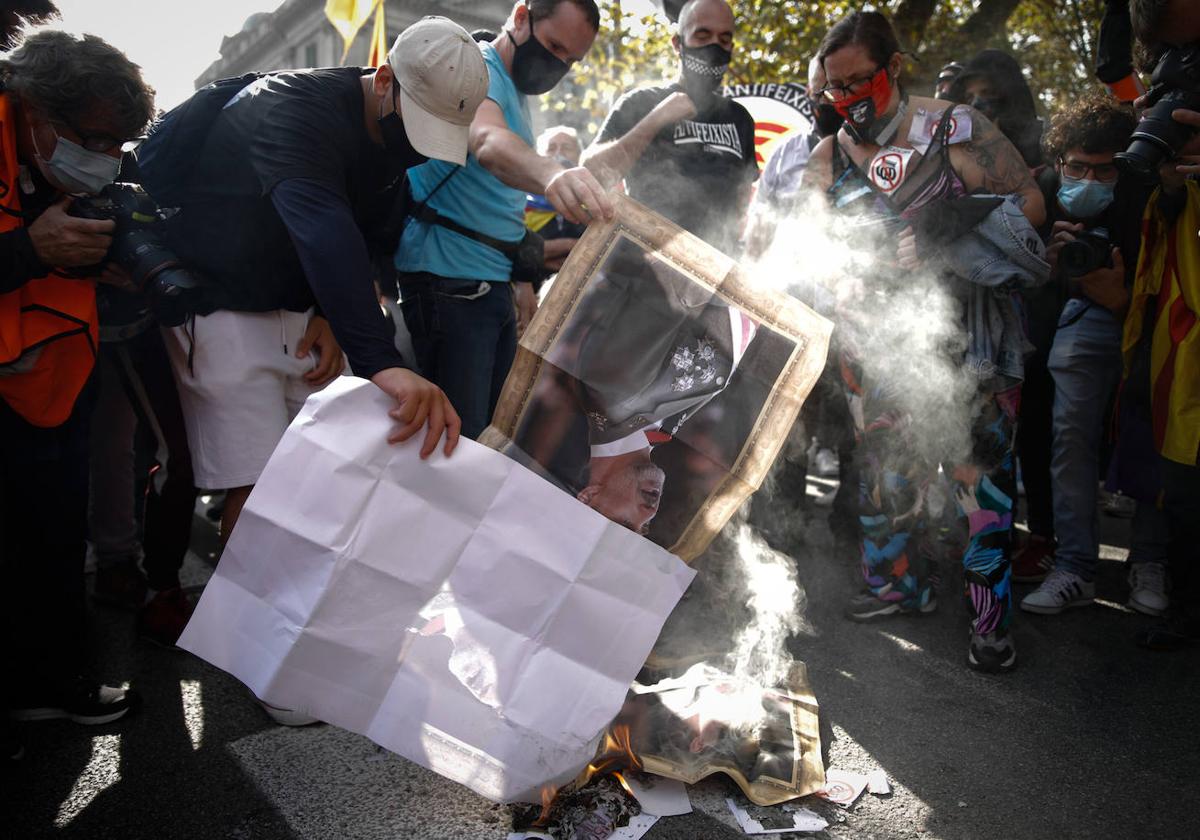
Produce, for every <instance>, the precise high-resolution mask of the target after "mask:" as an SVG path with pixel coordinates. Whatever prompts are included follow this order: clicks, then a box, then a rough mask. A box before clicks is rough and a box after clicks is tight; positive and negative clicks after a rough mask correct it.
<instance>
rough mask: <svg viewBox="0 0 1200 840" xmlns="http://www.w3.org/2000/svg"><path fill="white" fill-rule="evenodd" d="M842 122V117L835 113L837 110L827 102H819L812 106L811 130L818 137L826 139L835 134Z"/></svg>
mask: <svg viewBox="0 0 1200 840" xmlns="http://www.w3.org/2000/svg"><path fill="white" fill-rule="evenodd" d="M843 122H844V120H843V119H842V115H841V114H839V113H838V112H837V108H834V107H833V106H832V105H830V104H829V103H828V102H821V103H819V104H817V105H814V106H813V128H815V129H816V130H817V134H819V135H820V136H822V137H828V136H829V135H831V134H836V133H837V130H838V129H839V128H841V127H842V123H843Z"/></svg>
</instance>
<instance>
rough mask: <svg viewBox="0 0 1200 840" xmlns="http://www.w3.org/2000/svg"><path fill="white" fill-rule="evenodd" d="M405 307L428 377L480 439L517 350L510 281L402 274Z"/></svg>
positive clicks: (420, 363) (467, 432)
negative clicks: (483, 281) (489, 281)
mask: <svg viewBox="0 0 1200 840" xmlns="http://www.w3.org/2000/svg"><path fill="white" fill-rule="evenodd" d="M399 285H400V308H401V311H403V313H404V323H405V326H407V327H408V331H409V333H411V334H412V341H413V350H414V351H415V352H416V355H417V365H418V366H419V367H420V369H421V373H422V375H424V376H425V378H426V379H428V380H430V381H431V382H433V383H434V384H435V385H437V386H438V387H439V388H441V389H442V390H443V391H445V392H446V396H447V397H449V399H450V404H451V405H453V406H454V410H455V411H457V412H458V416H459V417H460V418H462V433H463V435H465V436H466V437H469V438H472V439H474V438H477V437H479V435H480V433H481V432H483V430H484V429H485V428H487V425H488V423H489V422H490V421H491V418H492V412H493V411H495V410H496V403H497V402H498V401H499V399H500V391H501V389H502V388H503V387H504V379H505V377H507V376H508V371H509V368H511V367H512V363H513V356H514V355H515V353H516V348H517V318H516V310H515V309H514V307H513V296H512V288H511V285H510V284H509V283H504V282H492V283H486V284H485V283H481V282H480V281H478V280H455V279H451V278H447V277H439V276H438V275H436V274H429V273H427V272H420V273H402V274H401V275H400V282H399Z"/></svg>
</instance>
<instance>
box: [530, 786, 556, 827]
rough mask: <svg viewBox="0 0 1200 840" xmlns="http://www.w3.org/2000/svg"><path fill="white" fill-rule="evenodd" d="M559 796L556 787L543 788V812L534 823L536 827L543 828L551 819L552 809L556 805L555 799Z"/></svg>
mask: <svg viewBox="0 0 1200 840" xmlns="http://www.w3.org/2000/svg"><path fill="white" fill-rule="evenodd" d="M556 796H558V788H556V787H555V786H554V785H546V786H545V787H544V788H542V812H541V813H540V814H538V818H537V819H536V820H534V821H533V824H534V826H537V827H539V828H540V827H541V826H544V825H545V824H546V821H547V820H548V819H550V808H551V806H553V805H554V798H555V797H556Z"/></svg>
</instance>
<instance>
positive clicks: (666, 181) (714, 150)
mask: <svg viewBox="0 0 1200 840" xmlns="http://www.w3.org/2000/svg"><path fill="white" fill-rule="evenodd" d="M681 90H683V87H682V86H681V85H679V84H677V83H676V84H671V85H665V86H658V87H648V88H641V89H639V90H635V91H631V92H630V93H627V94H625V95H624V96H622V97H621V98H620V99H619V100H618V101H617V104H616V105H614V106H613V109H612V111H611V112H610V113H609V115H608V118H607V119H606V120H605V121H604V125H603V126H602V127H601V129H600V135H599V137H598V138H597V139H598V140H599V141H600V142H602V143H605V142H609V141H611V140H617V139H619V138H621V137H623V136H624V135H625V134H626V133H627V132H629V131H630V129H632V128H633V127H634V126H635V125H637V124H638V123H639V122H641V120H642V119H643V118H644V117H645V116H646V115H647V114H649V113H650V112H651V111H652V110H654V108H655V107H656V106H657V105H658V104H659V103H660V102H662V101H663V100H664V99H666V98H667V97H668V96H670V95H671V94H672V93H675V92H676V91H681ZM757 178H758V161H757V160H756V159H755V155H754V120H753V118H751V116H750V113H749V112H748V111H747V110H746V109H745V108H743V107H742V106H741V105H739V104H738V103H736V102H733V101H732V100H729V99H723V98H722V99H718V100H717V103H716V104H715V105H714V106H713V107H712V108H711V109H710V110H709V111H708V112H706V113H704V114H702V115H698V116H697V117H695V118H694V119H691V120H683V121H681V122H679V123H676V124H675V125H673V126H671V127H669V128H666V129H664V130H663V131H661V132H659V134H658V135H657V136H656V137H655V138H654V140H652V141H651V143H650V145H649V146H647V147H646V151H645V152H644V153H643V154H642V156H641V158H639V159H638V161H637V163H635V164H634V166H633V168H632V169H631V170H630V171H629V174H628V175H627V176H626V178H625V184H626V186H627V187H628V189H629V194H630V195H631V196H632V197H633V198H635V199H637V200H638V201H640V202H641V203H642V204H645V205H646V206H647V207H649V208H650V209H652V210H654V211H656V212H658V213H661V214H662V215H664V216H666V217H667V218H668V219H670V220H671V221H673V222H675V223H676V224H678V225H679V226H681V227H683V228H686V229H687V230H689V231H691V232H692V233H694V234H696V235H697V236H699V237H700V238H701V239H704V240H705V241H706V242H709V243H710V244H712V245H714V246H716V247H718V248H720V249H721V250H723V251H726V252H727V253H728V252H732V251H733V249H734V247H735V246H736V244H737V238H738V236H739V234H740V233H741V231H740V230H739V223H740V222H741V217H742V212H743V210H744V209H745V208H744V201H745V193H744V187H745V186H746V185H747V184H750V183H752V182H753V181H754V180H755V179H757Z"/></svg>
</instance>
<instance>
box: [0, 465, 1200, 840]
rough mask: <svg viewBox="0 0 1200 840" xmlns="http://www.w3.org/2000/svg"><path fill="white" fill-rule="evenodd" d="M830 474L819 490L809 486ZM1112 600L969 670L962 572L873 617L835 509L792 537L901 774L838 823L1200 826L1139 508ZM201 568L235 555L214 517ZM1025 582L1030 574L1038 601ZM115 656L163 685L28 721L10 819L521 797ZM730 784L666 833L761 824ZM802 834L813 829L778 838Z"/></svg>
mask: <svg viewBox="0 0 1200 840" xmlns="http://www.w3.org/2000/svg"><path fill="white" fill-rule="evenodd" d="M816 489H823V488H813V487H810V492H815V490H816ZM1103 528H1104V535H1105V536H1104V539H1105V543H1106V545H1107V546H1108V547H1107V548H1106V549H1105V555H1106V556H1108V557H1110V558H1116V559H1110V560H1106V561H1104V562H1103V563H1102V568H1101V570H1100V578H1099V583H1098V593H1099V597H1100V599H1101V603H1099V604H1098V605H1096V606H1092V607H1088V608H1084V609H1077V610H1073V611H1071V612H1070V613H1068V614H1063V615H1060V616H1031V615H1028V614H1023V613H1022V614H1018V615H1017V616H1016V621H1015V637H1016V642H1017V645H1018V667H1017V670H1016V671H1015V672H1014V673H1012V674H1008V675H1004V676H986V675H980V674H976V673H973V672H971V671H969V670H968V669H967V668H966V665H965V657H966V643H967V635H966V611H965V607H964V606H963V605H962V604H961V601H960V599H959V598H957V597H955V593H956V592H957V591H958V587H959V586H960V585H961V574H959V573H956V571H955V570H954V569H953V568H948V569H946V573H945V580H944V582H943V584H942V589H941V592H942V597H941V600H940V606H939V609H938V611H937V612H936V613H934V614H933V615H930V616H926V617H922V618H898V619H894V620H891V621H889V622H886V623H882V624H872V625H856V624H851V623H849V622H847V621H845V620H844V619H843V618H842V617H841V613H840V608H841V605H842V604H843V602H844V601H845V600H846V599H847V598H848V597H850V596H851V595H852V594H853V593H854V592H855V590H856V586H855V582H854V573H853V569H852V564H851V562H850V560H848V559H847V558H845V557H844V556H840V557H839V556H838V554H837V552H835V551H834V550H833V548H832V545H831V541H830V538H829V534H828V531H827V530H826V528H825V526H824V523H823V519H822V516H821V514H820V513H819V512H818V513H817V514H815V515H812V516H810V517H809V520H808V522H807V525H805V526H804V527H797V528H795V529H794V531H795V532H796V534H797V537H796V538H795V539H792V540H791V541H790V542H789V544H788V545H787V549H788V554H790V555H791V556H792V557H793V558H794V559H795V561H796V564H797V568H798V571H799V577H800V579H801V581H802V583H803V585H804V587H805V589H806V593H807V606H806V618H807V621H808V624H809V627H810V631H809V632H807V633H805V634H804V635H802V636H800V637H799V638H797V639H795V640H794V642H793V644H792V649H793V652H794V653H795V655H796V656H797V657H798V658H801V659H803V660H805V661H806V662H807V663H808V668H809V673H810V678H811V680H812V683H813V687H814V689H815V692H816V696H817V699H818V701H819V703H820V705H821V712H822V716H823V719H824V720H825V721H826V727H827V731H829V732H832V735H833V739H832V742H831V744H830V745H829V756H830V761H831V766H833V767H838V768H842V769H846V770H854V771H862V772H865V771H869V770H873V769H876V768H882V769H883V770H884V772H885V773H886V774H887V776H888V778H889V780H890V781H891V783H892V785H893V787H894V792H893V793H892V795H890V796H887V797H876V796H872V795H870V794H865V795H864V796H863V798H862V799H861V800H859V802H858V803H857V804H856V805H855V806H854V807H853V808H851V809H849V810H847V811H840V810H838V809H836V808H835V807H833V806H829V805H824V803H822V804H821V805H820V806H818V809H819V810H820V811H821V813H822V814H823V815H825V816H827V817H828V818H830V820H831V822H832V824H831V825H830V827H829V828H828V829H826V830H825V831H824V832H821V833H819V834H808V835H794V836H796V837H801V836H803V837H818V838H878V840H884V839H885V838H887V840H892V838H897V840H898V839H899V838H930V840H932V839H933V838H946V840H958V838H1056V839H1057V838H1088V840H1091V839H1092V838H1097V837H1113V838H1118V837H1119V838H1183V837H1195V836H1196V829H1195V827H1194V825H1193V823H1194V820H1195V808H1196V803H1197V798H1196V785H1197V781H1196V780H1197V779H1198V778H1200V749H1198V745H1200V741H1198V739H1197V736H1196V734H1195V730H1194V724H1195V721H1196V717H1197V716H1196V710H1197V704H1198V702H1200V700H1198V699H1197V698H1200V677H1198V676H1197V673H1198V669H1197V667H1196V666H1197V663H1198V661H1200V660H1198V657H1200V651H1198V650H1192V651H1188V652H1185V653H1181V654H1148V653H1144V652H1141V651H1139V650H1138V649H1137V648H1135V647H1134V646H1133V644H1132V641H1131V637H1132V635H1133V633H1134V632H1135V631H1136V630H1137V629H1139V628H1141V627H1143V626H1145V625H1146V624H1147V623H1148V622H1149V621H1150V619H1147V618H1145V617H1143V616H1140V615H1137V614H1135V613H1131V612H1130V611H1128V610H1127V609H1126V608H1125V607H1124V606H1123V604H1124V602H1125V599H1126V597H1127V594H1128V593H1127V587H1126V584H1125V580H1124V579H1125V567H1124V563H1123V562H1121V558H1123V556H1124V550H1123V548H1122V547H1123V546H1126V545H1128V541H1127V538H1128V529H1129V523H1128V520H1117V519H1105V520H1104V523H1103ZM193 549H194V553H193V554H192V555H191V556H190V557H189V562H188V565H187V569H186V571H187V573H188V576H189V578H188V582H189V583H191V584H192V585H193V586H195V587H197V588H198V587H199V586H200V585H202V583H203V581H204V580H205V579H206V578H207V575H208V574H209V573H210V572H211V569H212V567H213V565H214V564H215V550H216V541H215V535H214V533H213V530H212V528H211V526H210V525H209V524H208V523H206V522H203V521H202V520H200V519H197V528H196V531H195V537H194V540H193ZM1025 591H1027V588H1018V592H1017V594H1018V597H1019V596H1020V595H1021V594H1023V593H1024V592H1025ZM91 625H92V628H93V633H92V644H93V647H94V649H95V650H94V659H95V662H96V663H97V673H98V674H99V675H101V676H103V677H105V678H107V679H109V680H117V681H121V680H129V681H130V682H131V683H132V684H133V685H135V686H136V687H137V688H138V689H139V690H140V691H141V693H142V694H143V696H144V698H145V704H144V707H143V709H142V710H141V711H140V712H139V713H138V714H137V715H135V716H131V717H130V718H128V719H127V720H124V721H121V722H119V723H117V724H114V725H111V726H107V727H98V728H84V727H79V726H76V725H74V724H71V723H67V722H48V723H42V724H36V725H35V724H30V725H28V726H27V727H26V728H25V729H24V733H25V739H26V745H27V755H26V757H25V758H24V759H23V760H22V761H20V762H18V763H16V764H14V765H11V766H8V767H6V768H5V771H4V784H3V794H2V802H3V813H4V815H5V816H4V817H3V824H4V831H3V835H4V836H5V837H11V838H14V839H15V838H21V840H24V838H41V837H54V838H58V837H62V838H76V837H77V838H87V840H102V839H103V838H114V840H116V839H117V838H119V840H139V838H146V840H167V839H168V838H197V840H200V838H204V839H205V840H207V839H208V838H244V839H245V840H318V838H337V839H338V840H343V839H344V840H353V839H354V838H381V839H382V838H387V840H475V839H476V838H480V840H485V839H486V840H490V839H491V838H498V839H502V838H505V837H506V836H507V832H508V830H509V817H508V813H507V810H506V809H505V808H502V807H499V806H494V805H492V804H491V803H488V802H486V801H484V800H482V799H480V798H479V797H477V796H475V795H474V794H472V793H471V792H469V791H468V790H466V789H465V788H462V787H459V786H458V785H455V784H453V783H451V782H448V781H445V780H443V779H441V778H440V777H438V776H436V775H434V774H433V773H430V772H429V771H426V770H424V769H422V768H420V767H417V766H415V765H413V764H411V763H409V762H407V761H406V760H404V759H402V758H400V757H399V756H396V755H393V754H391V753H388V752H386V751H384V750H381V749H380V748H378V747H376V746H375V745H374V744H372V743H371V742H370V741H368V740H367V739H365V738H362V737H360V736H357V735H353V734H350V733H348V732H345V731H342V730H339V729H336V728H334V727H331V726H325V725H319V726H314V727H308V728H304V729H287V728H284V727H279V726H276V725H274V724H273V723H271V722H270V721H269V720H268V719H267V718H266V716H265V715H264V714H263V713H262V711H261V710H260V709H259V708H258V707H257V706H255V705H254V704H253V703H252V702H251V700H250V698H249V696H248V694H247V692H246V690H245V689H244V688H243V687H242V686H241V685H240V684H239V683H238V682H237V681H236V680H234V679H233V678H232V677H230V676H228V675H227V674H224V673H222V672H220V671H218V670H216V669H214V668H212V667H210V666H209V665H207V664H206V663H204V662H202V661H200V660H198V659H196V658H194V657H192V656H191V655H189V654H186V653H182V652H179V651H175V650H167V649H163V648H160V647H156V646H154V645H152V644H150V643H148V642H146V641H143V640H140V639H137V638H136V637H135V636H134V633H133V617H132V616H131V615H129V614H126V613H121V612H117V611H114V610H110V609H108V608H104V607H99V606H96V607H93V608H92V614H91ZM732 790H733V786H732V785H731V784H728V783H726V782H725V781H723V780H720V779H713V780H708V781H706V782H703V783H701V784H700V785H697V786H694V787H693V788H691V798H692V802H693V806H694V808H695V811H694V812H693V813H692V814H690V815H687V816H683V817H672V818H669V819H663V820H661V821H659V823H658V824H657V825H656V826H655V827H654V828H653V829H651V831H650V833H649V834H647V835H646V837H647V840H668V839H669V838H677V840H724V839H725V838H731V839H732V838H737V837H744V836H745V835H743V834H742V833H741V831H740V830H738V829H737V828H736V824H735V823H734V822H733V820H732V818H731V816H730V815H729V813H728V810H727V808H726V806H725V802H724V797H725V796H726V795H727V794H729V793H730V792H731V791H732ZM774 836H777V837H778V836H793V835H774Z"/></svg>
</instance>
